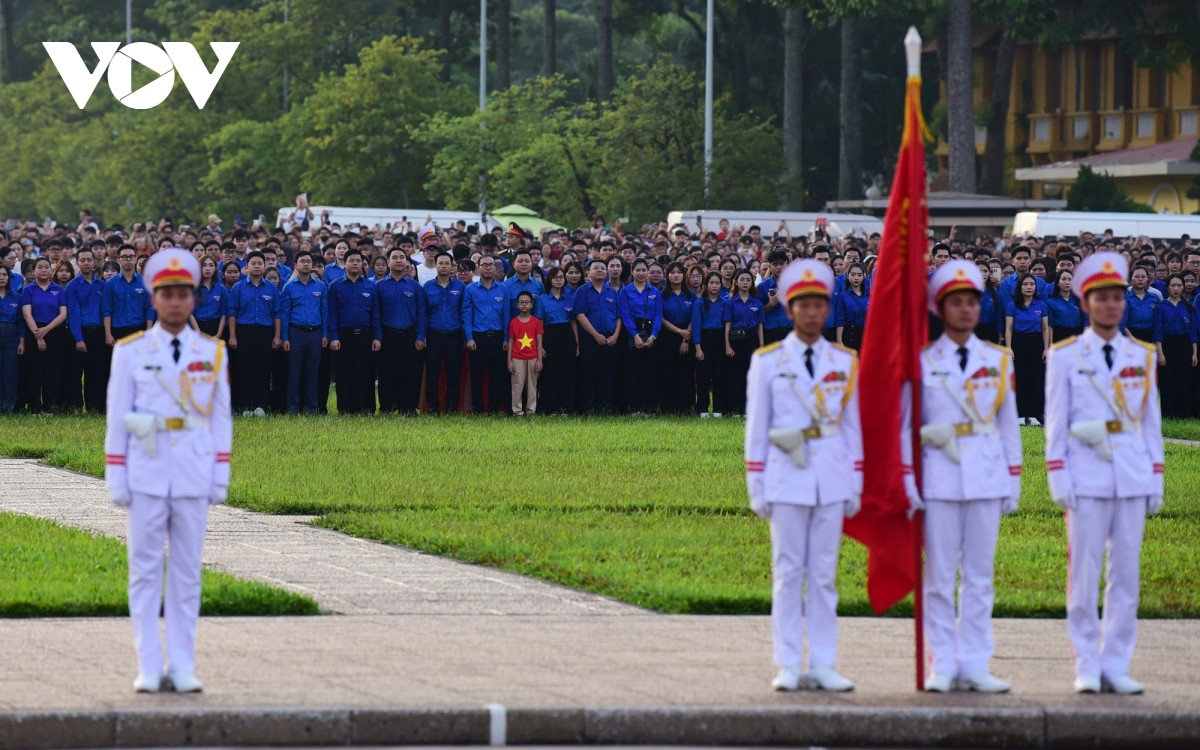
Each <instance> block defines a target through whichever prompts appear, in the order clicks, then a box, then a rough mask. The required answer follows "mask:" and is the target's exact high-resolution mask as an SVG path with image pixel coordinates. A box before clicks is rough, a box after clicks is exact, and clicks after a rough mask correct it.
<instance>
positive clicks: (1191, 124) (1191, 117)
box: [1179, 109, 1198, 135]
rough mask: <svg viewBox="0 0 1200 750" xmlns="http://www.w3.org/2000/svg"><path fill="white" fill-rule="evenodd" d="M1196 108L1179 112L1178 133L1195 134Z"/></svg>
mask: <svg viewBox="0 0 1200 750" xmlns="http://www.w3.org/2000/svg"><path fill="white" fill-rule="evenodd" d="M1197 114H1198V113H1197V112H1196V110H1194V109H1192V110H1186V111H1184V112H1180V113H1179V134H1180V135H1196V132H1197V130H1196V116H1197Z"/></svg>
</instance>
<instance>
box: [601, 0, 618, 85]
mask: <svg viewBox="0 0 1200 750" xmlns="http://www.w3.org/2000/svg"><path fill="white" fill-rule="evenodd" d="M612 9H613V0H596V34H597V37H598V39H597V42H598V44H597V55H596V99H597V101H599V102H601V103H604V102H606V101H608V99H609V97H611V96H612V91H613V81H614V77H615V75H616V73H615V70H614V68H613V12H612Z"/></svg>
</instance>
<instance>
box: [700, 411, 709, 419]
mask: <svg viewBox="0 0 1200 750" xmlns="http://www.w3.org/2000/svg"><path fill="white" fill-rule="evenodd" d="M708 417H709V413H708V412H706V411H702V412H700V418H701V419H708Z"/></svg>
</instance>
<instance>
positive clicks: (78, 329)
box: [67, 276, 104, 344]
mask: <svg viewBox="0 0 1200 750" xmlns="http://www.w3.org/2000/svg"><path fill="white" fill-rule="evenodd" d="M103 298H104V282H103V281H101V280H100V277H99V276H93V277H92V281H91V283H88V280H87V279H85V278H83V277H82V276H76V277H75V278H73V279H71V280H70V281H68V282H67V325H68V326H70V327H71V335H72V336H74V337H75V343H77V344H78V343H79V342H81V341H83V329H84V328H95V327H97V326H102V325H104V318H103V317H101V315H100V303H101V302H102V301H103Z"/></svg>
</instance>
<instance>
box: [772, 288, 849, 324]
mask: <svg viewBox="0 0 1200 750" xmlns="http://www.w3.org/2000/svg"><path fill="white" fill-rule="evenodd" d="M839 278H841V277H839ZM778 288H779V284H778V282H777V281H776V280H775V279H767V280H766V281H764V282H763V283H761V284H759V285H758V298H759V299H761V300H763V309H764V310H766V302H767V301H768V300H770V298H771V297H770V294H771V290H772V289H778ZM763 327H764V328H791V327H792V321H791V319H790V318H788V314H787V304H786V303H785V302H784V301H783V299H782V298H780V300H779V304H778V305H775V306H774V307H772V308H771V309H770V310H766V316H765V317H764V318H763Z"/></svg>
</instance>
